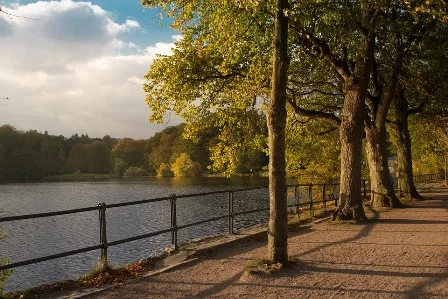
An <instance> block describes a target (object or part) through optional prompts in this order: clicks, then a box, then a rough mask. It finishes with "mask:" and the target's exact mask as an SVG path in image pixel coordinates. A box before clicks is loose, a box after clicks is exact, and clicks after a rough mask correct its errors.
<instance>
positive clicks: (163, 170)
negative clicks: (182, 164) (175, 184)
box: [157, 163, 173, 178]
mask: <svg viewBox="0 0 448 299" xmlns="http://www.w3.org/2000/svg"><path fill="white" fill-rule="evenodd" d="M171 176H173V173H172V172H171V169H170V166H169V165H168V164H167V163H162V164H160V166H159V168H157V177H159V178H162V177H171Z"/></svg>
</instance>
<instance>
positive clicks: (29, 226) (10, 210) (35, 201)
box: [0, 178, 269, 291]
mask: <svg viewBox="0 0 448 299" xmlns="http://www.w3.org/2000/svg"><path fill="white" fill-rule="evenodd" d="M267 183H268V182H267V180H266V179H264V178H257V179H241V178H239V179H222V178H201V179H176V178H171V179H149V180H147V181H137V182H127V181H107V182H64V183H60V182H58V183H34V184H1V185H0V217H5V216H14V215H23V214H31V213H43V212H52V211H60V210H67V209H74V208H84V207H92V206H96V205H97V204H98V203H100V202H104V203H106V204H112V203H119V202H128V201H136V200H143V199H149V198H157V197H165V196H168V195H170V194H173V193H175V194H178V195H181V194H188V193H200V192H208V191H216V190H228V189H236V188H241V187H252V186H266V185H267ZM234 198H235V208H234V209H235V210H234V211H235V212H238V211H243V210H249V209H256V208H261V207H268V206H269V203H268V191H267V189H260V190H252V191H243V192H237V193H235V196H234ZM227 213H228V194H227V193H224V194H218V195H209V196H200V197H195V198H185V199H179V200H178V201H177V221H178V225H183V224H188V223H192V222H196V221H200V220H204V219H207V218H211V217H215V216H219V215H226V214H227ZM106 219H107V237H108V241H109V242H111V241H115V240H120V239H123V238H128V237H132V236H137V235H140V234H144V233H150V232H154V231H158V230H163V229H168V228H170V203H169V201H163V202H157V203H150V204H143V205H136V206H128V207H121V208H110V209H107V210H106ZM267 219H268V212H260V213H255V214H250V215H246V216H238V217H235V229H241V228H245V227H249V226H251V225H254V224H257V223H263V222H266V221H267ZM0 229H5V230H6V232H7V236H6V238H5V239H3V240H2V241H0V256H7V257H9V259H10V262H18V261H22V260H27V259H31V258H37V257H42V256H45V255H50V254H56V253H60V252H65V251H69V250H74V249H79V248H83V247H87V246H93V245H97V244H98V243H99V226H98V211H90V212H83V213H77V214H70V215H62V216H54V217H49V218H39V219H30V220H21V221H12V222H6V223H0ZM227 230H228V228H227V219H222V220H219V221H215V222H211V223H205V224H203V225H200V226H195V227H192V228H186V229H182V230H180V231H179V234H178V238H179V241H183V240H188V239H192V238H195V237H199V236H205V235H210V234H217V233H224V232H227ZM170 242H171V238H170V234H164V235H159V236H156V237H153V238H149V239H144V240H139V241H134V242H130V243H126V244H122V245H117V246H112V247H109V250H108V255H109V260H110V261H111V262H112V264H113V265H115V266H118V265H123V264H126V263H130V262H133V261H137V260H139V259H142V258H146V257H149V256H153V255H156V254H159V253H160V252H161V251H162V250H163V249H164V248H165V247H167V246H169V245H170ZM99 255H100V252H99V250H96V251H92V252H87V253H82V254H78V255H74V256H70V257H66V258H60V259H55V260H51V261H47V262H42V263H38V264H35V265H29V266H24V267H19V268H16V269H15V270H14V273H13V275H12V276H11V277H10V278H9V279H8V281H7V290H8V291H10V290H16V289H25V288H29V287H33V286H38V285H41V284H47V283H52V282H56V281H60V280H63V279H73V278H77V277H79V276H80V275H82V274H85V273H86V272H88V271H89V270H91V269H92V268H93V267H94V266H95V264H96V263H97V262H98V260H99Z"/></svg>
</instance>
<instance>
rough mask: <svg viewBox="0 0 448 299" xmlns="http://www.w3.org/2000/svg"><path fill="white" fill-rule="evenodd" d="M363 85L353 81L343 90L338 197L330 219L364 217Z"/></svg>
mask: <svg viewBox="0 0 448 299" xmlns="http://www.w3.org/2000/svg"><path fill="white" fill-rule="evenodd" d="M363 88H364V87H362V86H357V85H356V84H355V83H354V84H352V85H351V86H348V88H347V89H346V92H345V100H344V108H343V109H342V115H341V126H340V140H341V179H340V192H339V197H340V199H339V204H338V207H337V209H336V211H335V213H334V215H333V220H335V219H336V218H337V217H339V218H340V219H354V220H364V219H366V215H365V213H364V208H363V204H362V196H361V161H362V137H363V131H364V117H365V111H364V109H365V108H364V97H365V91H363Z"/></svg>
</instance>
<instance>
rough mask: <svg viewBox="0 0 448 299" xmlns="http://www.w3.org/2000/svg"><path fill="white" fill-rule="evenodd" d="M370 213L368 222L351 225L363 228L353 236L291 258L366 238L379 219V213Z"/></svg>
mask: <svg viewBox="0 0 448 299" xmlns="http://www.w3.org/2000/svg"><path fill="white" fill-rule="evenodd" d="M372 213H373V216H372V217H371V218H370V219H369V220H366V221H364V222H363V223H356V224H352V225H357V226H364V227H363V229H362V230H360V231H359V232H358V233H357V234H356V235H355V236H353V237H350V238H346V239H342V240H339V241H337V242H331V243H326V244H323V245H321V246H317V247H314V248H312V249H310V250H307V251H304V252H302V253H300V254H297V255H293V256H292V257H293V258H297V259H298V258H299V257H300V256H303V255H307V254H310V253H313V252H316V251H319V250H322V249H325V248H328V247H332V246H337V245H339V244H344V243H348V242H353V241H355V240H359V239H362V238H364V237H367V236H368V235H369V234H370V233H371V232H372V230H373V227H374V226H375V224H376V221H377V220H378V219H379V213H378V212H377V211H373V210H372ZM336 225H337V224H336Z"/></svg>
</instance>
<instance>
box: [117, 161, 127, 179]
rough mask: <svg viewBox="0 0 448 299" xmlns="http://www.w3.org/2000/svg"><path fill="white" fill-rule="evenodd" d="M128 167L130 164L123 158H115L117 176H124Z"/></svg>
mask: <svg viewBox="0 0 448 299" xmlns="http://www.w3.org/2000/svg"><path fill="white" fill-rule="evenodd" d="M126 167H128V165H127V164H126V163H125V162H124V161H123V160H121V159H120V158H115V160H114V173H115V174H116V175H117V177H119V178H121V177H123V175H124V171H125V170H126Z"/></svg>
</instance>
